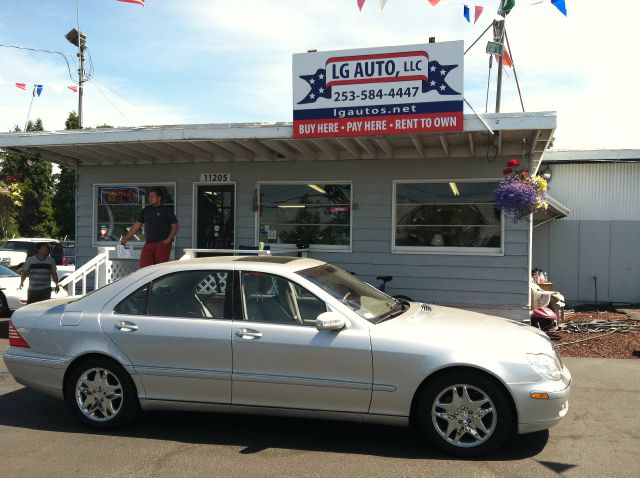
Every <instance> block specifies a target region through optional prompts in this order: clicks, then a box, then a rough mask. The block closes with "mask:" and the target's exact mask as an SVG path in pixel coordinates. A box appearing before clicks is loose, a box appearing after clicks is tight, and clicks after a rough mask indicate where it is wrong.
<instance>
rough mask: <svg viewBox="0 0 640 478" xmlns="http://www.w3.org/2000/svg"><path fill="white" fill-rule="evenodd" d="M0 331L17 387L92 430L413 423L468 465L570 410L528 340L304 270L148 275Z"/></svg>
mask: <svg viewBox="0 0 640 478" xmlns="http://www.w3.org/2000/svg"><path fill="white" fill-rule="evenodd" d="M9 327H10V330H9V345H10V347H9V350H8V351H7V352H6V353H5V355H4V360H5V363H6V364H7V368H8V369H9V371H10V372H11V373H12V374H13V376H14V377H15V379H16V380H17V381H18V382H20V383H22V384H24V385H26V386H28V387H32V388H34V389H36V390H40V391H43V392H47V393H50V394H53V395H55V396H58V397H60V398H63V399H65V400H66V401H67V402H68V403H69V405H70V407H71V410H72V411H73V413H74V414H75V416H76V417H77V418H78V419H79V420H80V421H81V422H82V423H84V424H85V425H88V426H90V427H93V428H98V429H107V428H114V427H117V426H121V425H123V424H125V423H126V422H129V421H130V420H131V419H132V418H133V417H134V416H135V415H136V413H137V412H138V411H139V410H140V409H141V408H142V409H144V410H148V409H180V410H207V409H208V410H215V411H233V412H241V413H261V414H276V415H290V416H301V417H318V418H329V419H346V420H359V421H369V422H377V423H386V424H395V425H409V424H412V425H415V426H416V427H418V428H419V429H420V430H421V432H422V436H423V437H424V438H425V439H426V440H427V441H428V442H430V443H432V444H434V445H436V446H438V447H440V448H442V449H444V450H445V451H448V452H452V453H455V454H458V455H462V456H470V455H478V454H483V453H487V452H490V451H495V450H497V449H499V448H500V447H501V446H503V445H504V444H505V442H506V440H507V439H508V437H510V436H511V435H512V434H513V433H527V432H533V431H537V430H543V429H546V428H549V427H552V426H553V425H555V424H557V423H558V422H559V421H560V420H561V419H562V418H563V417H564V416H565V415H566V413H567V411H568V407H569V402H568V397H569V390H570V384H571V375H570V373H569V370H568V369H567V368H566V367H565V366H564V365H563V364H562V361H561V360H560V357H559V356H558V354H557V353H556V351H555V349H554V347H553V345H552V344H551V342H550V341H549V339H548V338H547V337H546V335H544V334H543V333H542V332H540V331H538V330H537V329H535V328H533V327H530V326H528V325H524V324H521V323H517V322H513V321H510V320H506V319H503V318H498V317H491V316H487V315H482V314H477V313H472V312H467V311H463V310H458V309H451V308H446V307H439V306H435V305H427V304H421V303H416V302H411V303H409V302H399V301H397V300H396V299H393V298H392V297H389V296H387V295H386V294H384V293H382V292H380V291H379V290H377V289H376V288H375V287H372V286H371V285H369V284H366V283H364V282H361V281H360V280H358V279H357V278H355V277H354V276H353V275H351V274H349V273H347V272H345V271H343V270H342V269H340V268H338V267H335V266H333V265H331V264H327V263H325V262H321V261H317V260H313V259H300V258H292V257H279V256H260V257H255V256H245V257H217V258H206V259H195V260H185V261H175V262H169V263H165V264H160V265H157V266H152V267H147V268H144V269H141V270H139V271H137V272H135V273H134V274H131V275H130V276H128V277H126V278H124V279H121V280H119V281H117V282H114V283H112V284H109V285H107V286H105V287H103V288H101V289H98V290H96V291H95V292H93V293H90V294H88V295H86V296H84V297H82V298H79V299H78V298H74V297H69V298H65V299H55V300H50V301H47V302H43V303H38V304H33V305H29V306H26V307H24V308H22V309H20V310H18V311H17V312H16V313H15V314H14V315H13V318H12V322H11V323H10V326H9Z"/></svg>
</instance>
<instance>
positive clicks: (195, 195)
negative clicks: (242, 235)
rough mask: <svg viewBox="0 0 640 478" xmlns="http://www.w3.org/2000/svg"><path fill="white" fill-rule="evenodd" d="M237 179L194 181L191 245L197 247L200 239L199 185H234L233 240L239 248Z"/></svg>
mask: <svg viewBox="0 0 640 478" xmlns="http://www.w3.org/2000/svg"><path fill="white" fill-rule="evenodd" d="M236 183H237V182H236V181H221V182H215V183H214V182H201V181H197V182H194V183H193V189H192V197H191V204H192V205H193V207H192V208H191V226H192V227H191V247H192V248H193V249H197V240H198V227H199V224H198V222H197V219H198V187H200V186H233V241H234V244H235V245H234V247H235V248H236V249H237V246H238V244H237V242H238V241H237V235H236V233H237V224H238V222H237V219H238V185H237V184H236Z"/></svg>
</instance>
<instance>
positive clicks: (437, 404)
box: [431, 384, 498, 448]
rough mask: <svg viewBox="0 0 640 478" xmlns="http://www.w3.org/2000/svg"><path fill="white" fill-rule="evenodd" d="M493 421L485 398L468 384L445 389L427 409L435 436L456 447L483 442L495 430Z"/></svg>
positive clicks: (494, 417) (492, 407)
mask: <svg viewBox="0 0 640 478" xmlns="http://www.w3.org/2000/svg"><path fill="white" fill-rule="evenodd" d="M497 419H498V415H497V413H496V407H495V405H494V404H493V401H491V398H490V397H489V395H488V394H486V393H485V392H484V391H483V390H481V389H480V388H478V387H474V386H473V385H468V384H456V385H452V386H450V387H447V388H445V389H444V390H442V392H440V394H438V396H437V397H436V399H435V400H434V401H433V406H432V407H431V420H432V422H433V425H434V427H435V429H436V431H437V432H438V435H440V436H441V437H442V438H444V439H445V440H446V441H447V442H448V443H450V444H451V445H453V446H456V447H460V448H472V447H475V446H479V445H481V444H483V443H485V442H486V441H487V440H488V439H489V438H490V437H491V435H492V434H493V432H494V431H495V429H496V423H497Z"/></svg>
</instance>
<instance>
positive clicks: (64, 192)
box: [54, 111, 80, 239]
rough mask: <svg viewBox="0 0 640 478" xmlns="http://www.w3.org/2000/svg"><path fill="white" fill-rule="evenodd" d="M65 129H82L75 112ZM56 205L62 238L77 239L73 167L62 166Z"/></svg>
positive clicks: (58, 180)
mask: <svg viewBox="0 0 640 478" xmlns="http://www.w3.org/2000/svg"><path fill="white" fill-rule="evenodd" d="M64 126H65V129H80V118H79V117H78V115H77V114H76V112H75V111H71V112H70V113H69V117H68V118H67V120H66V121H65V123H64ZM56 179H57V182H56V186H55V195H54V204H55V205H56V220H57V223H58V230H59V233H60V237H67V238H69V239H75V235H76V196H75V192H76V170H75V168H73V167H71V166H60V173H59V174H58V175H57V176H56Z"/></svg>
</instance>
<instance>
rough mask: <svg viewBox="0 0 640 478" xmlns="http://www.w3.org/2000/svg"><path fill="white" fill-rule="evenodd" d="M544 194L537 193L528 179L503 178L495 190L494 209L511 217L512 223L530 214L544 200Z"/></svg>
mask: <svg viewBox="0 0 640 478" xmlns="http://www.w3.org/2000/svg"><path fill="white" fill-rule="evenodd" d="M544 199H545V195H544V193H542V194H540V193H538V190H537V189H536V187H535V185H534V184H533V182H532V181H531V179H530V178H527V179H525V180H522V179H518V178H513V177H509V178H505V179H503V180H502V181H500V183H499V184H498V187H497V188H496V208H498V209H502V210H503V211H504V212H505V213H506V214H509V215H510V216H513V222H518V221H519V220H521V219H523V218H525V217H526V216H528V215H529V214H531V213H532V212H533V211H534V210H535V209H536V205H537V204H538V202H539V201H540V200H544Z"/></svg>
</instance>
